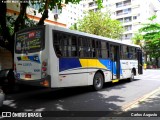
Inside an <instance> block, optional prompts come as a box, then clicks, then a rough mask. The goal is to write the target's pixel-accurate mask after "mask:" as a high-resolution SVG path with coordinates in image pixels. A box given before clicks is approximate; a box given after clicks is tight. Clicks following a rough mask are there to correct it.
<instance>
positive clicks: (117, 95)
mask: <svg viewBox="0 0 160 120" xmlns="http://www.w3.org/2000/svg"><path fill="white" fill-rule="evenodd" d="M159 72H160V70H156V69H153V70H146V71H145V70H144V74H143V75H140V76H136V77H135V80H134V81H133V82H127V81H125V80H124V81H121V82H119V83H114V84H111V83H110V84H105V86H104V88H103V89H102V90H100V91H92V90H91V89H90V88H89V87H76V88H75V87H74V88H63V89H59V90H54V89H42V88H34V87H30V86H26V87H25V88H23V89H22V91H18V92H17V93H12V94H7V95H6V100H5V101H4V105H3V107H1V108H0V111H1V112H3V111H21V112H27V111H30V112H35V111H113V110H119V111H120V110H122V108H123V106H125V105H127V104H129V103H130V102H132V101H134V100H136V99H138V98H140V97H142V96H144V95H146V94H148V93H150V92H152V91H154V90H156V89H158V88H159V86H160V80H159V78H160V74H159Z"/></svg>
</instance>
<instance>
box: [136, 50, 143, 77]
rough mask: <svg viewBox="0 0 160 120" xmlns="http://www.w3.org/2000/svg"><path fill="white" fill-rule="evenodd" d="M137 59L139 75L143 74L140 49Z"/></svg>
mask: <svg viewBox="0 0 160 120" xmlns="http://www.w3.org/2000/svg"><path fill="white" fill-rule="evenodd" d="M137 59H138V74H143V68H142V66H143V61H142V50H140V49H137Z"/></svg>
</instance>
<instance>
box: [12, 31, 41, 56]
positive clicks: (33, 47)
mask: <svg viewBox="0 0 160 120" xmlns="http://www.w3.org/2000/svg"><path fill="white" fill-rule="evenodd" d="M43 48H44V35H43V29H35V30H31V31H25V32H21V33H17V35H16V43H15V52H16V53H19V54H21V53H32V52H38V51H40V50H42V49H43Z"/></svg>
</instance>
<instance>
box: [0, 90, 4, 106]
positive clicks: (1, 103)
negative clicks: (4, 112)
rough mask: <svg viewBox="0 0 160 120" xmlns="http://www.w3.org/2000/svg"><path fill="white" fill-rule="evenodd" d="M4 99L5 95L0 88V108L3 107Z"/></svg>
mask: <svg viewBox="0 0 160 120" xmlns="http://www.w3.org/2000/svg"><path fill="white" fill-rule="evenodd" d="M4 99H5V94H4V92H3V90H2V89H1V88H0V107H1V106H2V105H3V101H4Z"/></svg>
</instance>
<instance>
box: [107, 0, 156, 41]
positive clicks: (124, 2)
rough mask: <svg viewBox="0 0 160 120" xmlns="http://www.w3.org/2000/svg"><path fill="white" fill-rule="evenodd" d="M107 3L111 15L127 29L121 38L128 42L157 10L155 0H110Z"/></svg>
mask: <svg viewBox="0 0 160 120" xmlns="http://www.w3.org/2000/svg"><path fill="white" fill-rule="evenodd" d="M107 4H108V5H107V6H108V8H109V9H110V10H111V13H112V14H111V15H112V16H111V17H112V18H113V19H117V20H119V21H120V22H121V23H122V25H123V27H124V30H125V31H124V33H123V35H122V38H121V39H122V40H123V41H124V42H127V43H131V42H132V40H131V39H132V37H133V36H134V34H135V33H136V32H137V31H138V29H139V28H140V27H141V26H142V24H143V23H146V22H147V21H148V18H149V17H151V16H153V15H155V10H156V7H155V5H154V3H153V0H108V3H107Z"/></svg>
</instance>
